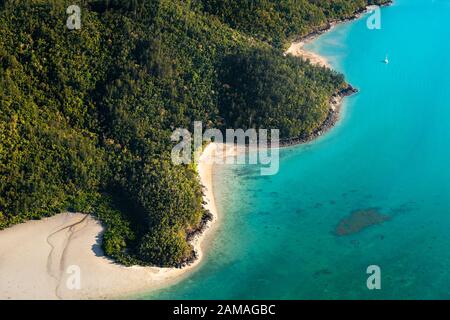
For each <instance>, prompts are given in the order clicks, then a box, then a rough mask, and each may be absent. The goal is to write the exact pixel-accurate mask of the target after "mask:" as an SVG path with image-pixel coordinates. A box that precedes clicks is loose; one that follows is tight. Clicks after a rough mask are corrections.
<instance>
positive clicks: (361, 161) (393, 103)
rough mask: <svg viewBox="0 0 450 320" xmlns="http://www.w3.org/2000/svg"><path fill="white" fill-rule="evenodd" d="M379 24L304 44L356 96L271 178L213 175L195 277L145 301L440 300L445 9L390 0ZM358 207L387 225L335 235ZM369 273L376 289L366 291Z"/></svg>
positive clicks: (446, 128) (444, 293) (447, 249)
mask: <svg viewBox="0 0 450 320" xmlns="http://www.w3.org/2000/svg"><path fill="white" fill-rule="evenodd" d="M381 19H382V20H381V23H382V29H381V30H369V29H368V28H367V27H366V19H364V18H363V19H360V20H358V21H354V22H351V23H346V24H343V25H339V26H338V27H336V28H335V29H333V30H332V31H331V32H329V33H327V34H325V35H323V36H321V37H320V38H319V39H318V40H316V41H315V42H313V43H312V44H310V45H309V49H311V50H313V51H315V52H318V53H320V54H322V55H324V56H326V57H328V58H329V59H330V61H331V63H332V65H333V66H334V68H335V69H337V70H339V71H341V72H343V73H344V74H345V75H346V78H347V79H348V81H349V82H350V83H351V84H353V85H354V86H356V87H357V88H359V89H360V93H359V94H357V95H356V96H353V97H351V98H349V99H347V100H346V103H345V111H344V114H343V117H342V120H341V122H340V123H339V124H338V126H336V127H335V128H334V129H333V130H332V131H331V132H330V133H328V134H327V135H326V136H324V137H322V138H321V139H319V140H317V141H315V142H313V143H310V144H308V145H303V146H297V147H293V148H288V149H283V150H282V152H281V163H280V171H279V173H278V174H277V175H275V176H265V177H264V176H260V175H259V170H258V168H255V167H251V166H247V167H222V168H219V169H218V170H217V172H216V175H215V179H214V185H215V190H216V196H217V201H218V205H219V210H220V214H221V222H220V227H219V229H218V231H217V233H216V235H215V237H214V240H213V241H212V243H211V244H210V249H209V250H208V251H207V253H206V257H205V259H204V261H203V262H202V265H201V267H200V268H198V271H196V272H195V273H193V274H192V275H190V276H189V277H188V278H187V279H186V280H183V281H182V282H180V283H178V284H176V285H174V286H171V287H168V288H165V289H163V290H160V291H158V292H153V293H148V294H146V295H144V298H147V299H339V298H349V299H356V298H362V299H381V298H387V299H393V298H399V299H411V298H413V299H418V298H420V299H429V298H438V299H441V298H450V202H449V201H450V169H449V166H450V60H449V54H450V26H449V23H450V1H449V0H434V1H432V0H397V1H396V3H395V5H394V6H392V7H389V8H384V9H382V15H381ZM386 54H388V56H389V59H390V63H389V64H388V65H385V64H383V63H382V62H381V61H382V60H384V58H385V55H386ZM368 208H378V209H377V210H379V212H380V213H383V214H386V215H389V216H390V218H391V219H390V220H389V221H387V222H385V223H383V224H380V225H376V226H371V227H369V228H367V229H365V230H363V231H362V232H359V233H356V234H352V235H349V236H345V237H339V236H337V235H336V234H335V232H334V230H335V228H336V225H337V224H338V223H339V221H340V220H341V219H342V218H344V217H346V216H348V215H349V214H350V213H351V212H352V211H354V210H361V209H368ZM373 264H375V265H378V266H380V268H381V276H382V278H381V285H382V288H381V290H375V291H370V290H368V289H367V287H366V279H367V276H368V275H367V274H366V268H367V266H369V265H373Z"/></svg>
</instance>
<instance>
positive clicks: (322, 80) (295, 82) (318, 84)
mask: <svg viewBox="0 0 450 320" xmlns="http://www.w3.org/2000/svg"><path fill="white" fill-rule="evenodd" d="M221 83H222V88H221V94H220V99H219V108H220V110H221V113H222V114H223V115H224V117H225V118H226V119H227V120H228V121H227V123H228V125H231V126H232V127H236V128H243V129H248V128H255V127H256V128H259V127H263V128H266V129H272V128H273V129H279V130H280V134H281V136H283V137H297V136H300V135H302V134H310V133H311V132H312V131H313V130H314V129H316V128H318V127H319V126H320V125H321V124H322V123H323V122H324V121H325V118H326V117H327V115H328V105H329V100H330V96H331V95H332V94H333V93H334V92H336V90H337V89H338V88H339V87H340V86H344V85H345V82H344V79H343V77H342V75H339V74H337V73H334V72H330V70H328V69H325V68H317V67H313V66H311V65H310V64H309V63H307V62H305V61H303V60H300V59H297V58H294V57H292V56H286V57H284V56H283V55H282V54H280V52H276V51H274V50H268V49H256V50H250V51H245V52H240V53H238V54H234V55H231V56H228V57H226V58H225V59H224V60H223V67H222V69H221Z"/></svg>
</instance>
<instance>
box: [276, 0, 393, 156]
mask: <svg viewBox="0 0 450 320" xmlns="http://www.w3.org/2000/svg"><path fill="white" fill-rule="evenodd" d="M392 4H393V1H392V0H389V1H387V2H385V3H383V4H380V6H381V7H387V6H390V5H392ZM370 8H371V6H368V7H366V8H365V9H363V10H360V11H357V12H355V14H354V15H353V16H351V17H349V18H346V19H341V20H332V21H330V22H328V23H327V24H326V25H325V26H322V27H319V29H317V30H315V31H313V32H311V33H309V34H307V35H306V36H301V37H298V38H297V39H295V40H294V41H293V42H305V43H306V42H309V41H313V40H315V39H316V38H317V37H319V36H320V35H322V34H324V33H326V32H328V31H330V30H331V29H332V28H333V27H334V26H336V25H337V24H339V23H345V22H350V21H353V20H356V19H359V18H360V17H361V16H362V15H363V14H365V13H366V12H368V11H369V10H370ZM357 92H358V89H356V88H354V87H353V86H352V85H351V84H347V87H346V88H344V89H342V90H341V91H339V92H336V93H335V94H334V95H333V96H332V97H331V99H330V109H329V113H328V116H327V118H326V119H325V121H324V122H323V124H322V125H321V126H320V127H319V128H317V129H316V130H315V131H314V132H313V133H311V134H309V135H307V134H305V135H302V136H299V137H293V138H285V139H280V141H279V145H280V148H284V147H291V146H295V145H299V144H303V143H307V142H310V141H312V140H314V139H316V138H318V137H320V136H322V135H323V134H324V133H326V132H327V131H329V130H330V129H331V128H333V127H334V126H335V125H336V123H337V122H338V121H339V115H340V111H341V107H342V102H343V99H344V98H345V97H348V96H351V95H353V94H356V93H357Z"/></svg>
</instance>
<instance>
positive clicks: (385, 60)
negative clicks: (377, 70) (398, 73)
mask: <svg viewBox="0 0 450 320" xmlns="http://www.w3.org/2000/svg"><path fill="white" fill-rule="evenodd" d="M384 63H385V64H388V63H389V59H388V56H387V55H386V58H384Z"/></svg>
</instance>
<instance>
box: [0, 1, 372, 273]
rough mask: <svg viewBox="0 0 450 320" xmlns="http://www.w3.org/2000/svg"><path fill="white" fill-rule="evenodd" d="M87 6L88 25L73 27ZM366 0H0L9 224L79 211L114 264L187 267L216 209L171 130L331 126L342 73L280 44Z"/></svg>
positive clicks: (4, 195) (293, 130)
mask: <svg viewBox="0 0 450 320" xmlns="http://www.w3.org/2000/svg"><path fill="white" fill-rule="evenodd" d="M72 4H78V5H79V6H80V7H81V10H82V11H81V12H82V27H81V29H80V30H69V29H68V28H67V27H66V20H67V17H68V15H67V14H66V8H67V7H68V6H69V5H72ZM366 4H367V1H363V0H358V1H351V0H338V1H325V0H324V1H318V0H316V1H314V0H309V1H306V0H299V1H295V0H282V1H275V0H273V1H272V0H247V1H245V0H241V1H238V0H236V1H234V0H220V1H219V0H192V1H188V0H186V1H176V0H153V1H151V0H147V1H144V0H134V1H123V0H92V1H75V0H71V1H65V0H64V1H63V0H20V1H13V0H6V1H5V0H2V1H0V8H1V9H0V33H1V37H0V110H1V113H0V138H1V139H0V229H1V228H5V227H8V226H11V225H13V224H16V223H19V222H23V221H26V220H29V219H37V218H41V217H45V216H50V215H52V214H55V213H58V212H61V211H64V210H72V211H79V212H86V213H91V214H94V215H96V216H97V217H98V218H99V219H100V220H101V221H102V222H103V224H104V225H105V227H106V232H105V233H104V239H103V240H104V241H103V246H104V249H105V251H106V253H107V254H108V255H109V256H111V257H113V258H115V259H117V260H118V261H120V262H122V263H125V264H131V263H140V264H150V265H159V266H179V265H181V264H183V263H185V262H187V261H189V260H191V259H192V258H193V256H194V253H193V251H192V247H191V246H190V245H189V243H188V241H187V239H188V238H189V236H190V235H191V233H192V232H193V231H194V230H196V229H198V226H199V224H200V223H201V221H202V219H205V218H206V217H207V213H206V212H204V210H203V208H202V188H201V186H200V183H199V180H198V178H197V174H196V168H195V165H194V164H193V165H183V166H175V165H173V164H172V163H171V161H170V151H171V149H172V147H173V142H171V141H170V135H171V133H172V131H173V130H174V129H175V128H177V127H184V128H191V127H192V124H193V121H202V122H203V124H204V125H205V126H207V127H218V128H220V129H225V128H237V127H238V128H244V129H245V128H250V127H264V128H268V129H270V128H278V129H280V130H281V134H282V137H295V136H299V135H305V134H308V133H311V132H313V131H314V130H316V129H317V128H318V127H320V125H321V124H322V123H323V122H324V120H325V118H326V117H327V113H328V110H329V105H328V103H329V100H330V98H331V96H332V95H333V94H334V93H336V92H337V91H338V90H341V89H342V88H344V87H345V86H346V84H345V82H344V78H343V76H342V75H340V74H337V73H336V72H333V71H330V70H328V69H325V68H320V67H315V66H312V65H310V64H309V63H308V62H306V61H303V60H300V59H297V58H294V57H291V56H284V55H283V54H282V51H281V49H279V48H281V47H283V45H284V44H285V43H286V41H287V40H288V39H290V38H292V37H293V36H295V35H304V34H306V33H308V32H310V31H313V30H315V29H316V28H319V27H321V26H322V25H323V24H324V23H327V22H328V21H330V20H333V19H340V18H344V17H348V16H351V15H352V14H353V13H354V12H355V11H358V10H360V9H361V8H363V7H364V6H365V5H366Z"/></svg>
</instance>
